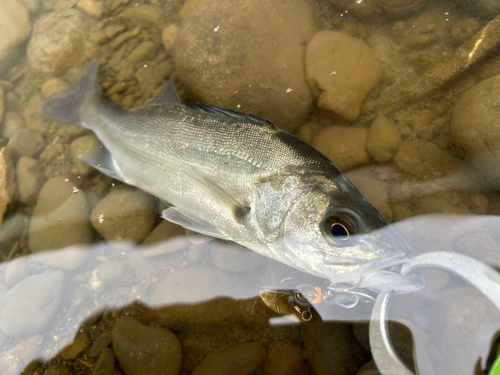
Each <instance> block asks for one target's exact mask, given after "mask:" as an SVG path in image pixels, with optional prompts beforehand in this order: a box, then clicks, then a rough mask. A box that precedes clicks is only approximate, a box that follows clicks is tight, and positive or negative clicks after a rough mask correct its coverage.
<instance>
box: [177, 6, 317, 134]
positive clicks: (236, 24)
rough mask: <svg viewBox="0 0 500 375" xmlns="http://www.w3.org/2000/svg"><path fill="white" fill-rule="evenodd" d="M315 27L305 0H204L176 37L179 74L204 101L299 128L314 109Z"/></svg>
mask: <svg viewBox="0 0 500 375" xmlns="http://www.w3.org/2000/svg"><path fill="white" fill-rule="evenodd" d="M299 25H300V26H299ZM315 29H316V26H315V23H314V19H313V15H312V11H311V9H310V8H309V4H308V3H307V2H305V1H302V0H291V1H287V2H270V1H267V0H255V1H244V0H237V1H230V2H221V1H218V0H200V1H198V2H197V3H196V4H195V5H194V9H192V10H191V11H190V12H189V14H188V15H187V16H186V18H185V19H184V20H183V22H182V24H181V27H180V30H179V34H178V36H177V38H176V42H175V43H176V44H175V47H174V50H173V54H174V60H175V65H176V70H177V73H178V77H179V78H180V80H181V81H182V82H183V83H184V85H185V86H186V88H188V89H189V91H191V92H192V93H194V95H195V96H196V97H195V98H194V99H196V100H198V101H201V102H205V103H210V104H214V105H219V106H221V107H224V108H229V109H232V110H236V111H239V112H243V113H251V114H253V115H256V116H259V117H262V118H264V119H266V120H269V121H271V122H273V123H275V124H276V125H278V126H280V127H282V128H284V129H285V130H288V131H294V130H296V129H297V128H298V126H299V125H300V124H301V122H302V120H303V119H304V117H305V116H306V115H307V113H308V112H309V110H310V109H311V106H312V95H311V93H310V91H309V88H308V86H307V84H306V81H305V77H304V50H305V48H304V45H305V44H306V43H307V42H308V41H309V39H310V38H311V37H312V36H313V34H314V32H315Z"/></svg>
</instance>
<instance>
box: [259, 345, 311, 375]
mask: <svg viewBox="0 0 500 375" xmlns="http://www.w3.org/2000/svg"><path fill="white" fill-rule="evenodd" d="M267 373H268V374H269V375H302V374H307V369H306V367H305V365H304V361H303V360H302V353H301V351H300V348H299V347H297V346H295V345H293V344H285V345H283V346H282V347H281V348H279V349H278V350H277V351H276V353H275V354H274V355H273V356H272V358H271V360H270V361H269V368H268V371H267Z"/></svg>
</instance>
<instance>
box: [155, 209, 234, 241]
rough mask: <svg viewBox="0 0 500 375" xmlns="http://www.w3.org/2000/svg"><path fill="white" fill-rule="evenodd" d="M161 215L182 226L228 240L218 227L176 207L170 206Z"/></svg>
mask: <svg viewBox="0 0 500 375" xmlns="http://www.w3.org/2000/svg"><path fill="white" fill-rule="evenodd" d="M161 216H162V217H163V218H164V219H165V220H168V221H170V222H172V223H174V224H177V225H180V226H181V227H183V228H185V229H188V230H191V231H193V232H197V233H200V234H204V235H206V236H210V237H215V238H219V239H222V240H227V237H226V236H225V235H223V234H222V233H220V232H219V231H218V230H217V229H216V228H214V227H213V226H212V225H210V224H209V223H206V222H204V221H202V220H199V219H195V218H192V217H190V216H188V215H186V214H184V213H183V212H181V211H179V210H178V209H177V208H175V207H169V208H167V209H166V210H163V212H162V215H161Z"/></svg>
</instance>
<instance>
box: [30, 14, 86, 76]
mask: <svg viewBox="0 0 500 375" xmlns="http://www.w3.org/2000/svg"><path fill="white" fill-rule="evenodd" d="M91 26H92V19H91V18H89V17H87V16H86V15H85V14H84V13H83V12H81V11H79V10H75V9H68V10H62V11H58V12H54V13H50V14H48V15H46V16H45V17H43V18H41V19H40V20H39V21H38V22H37V23H36V24H35V27H34V29H33V35H32V37H31V40H30V42H29V44H28V50H27V52H28V60H29V63H30V65H31V67H32V68H33V69H35V70H37V71H39V72H41V73H45V74H57V75H61V74H64V73H65V72H66V71H67V70H68V69H69V68H71V67H72V66H74V65H76V64H78V63H79V62H80V61H81V60H82V59H83V58H84V56H85V51H86V47H87V43H88V33H89V31H90V28H91Z"/></svg>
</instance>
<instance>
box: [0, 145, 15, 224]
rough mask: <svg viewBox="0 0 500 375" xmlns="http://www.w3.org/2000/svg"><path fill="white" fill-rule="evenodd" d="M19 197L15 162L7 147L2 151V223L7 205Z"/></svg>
mask: <svg viewBox="0 0 500 375" xmlns="http://www.w3.org/2000/svg"><path fill="white" fill-rule="evenodd" d="M16 198H17V186H16V175H15V170H14V164H13V163H12V158H11V155H10V150H9V149H8V148H7V147H4V148H2V150H1V151H0V224H1V223H2V222H3V218H4V215H5V212H7V207H8V206H9V205H10V204H12V203H14V202H15V201H16Z"/></svg>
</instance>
